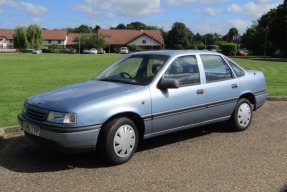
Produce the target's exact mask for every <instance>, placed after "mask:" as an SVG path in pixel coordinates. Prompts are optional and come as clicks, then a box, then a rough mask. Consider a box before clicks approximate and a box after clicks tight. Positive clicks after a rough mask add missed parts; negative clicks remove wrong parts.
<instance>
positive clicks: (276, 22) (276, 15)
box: [258, 0, 287, 51]
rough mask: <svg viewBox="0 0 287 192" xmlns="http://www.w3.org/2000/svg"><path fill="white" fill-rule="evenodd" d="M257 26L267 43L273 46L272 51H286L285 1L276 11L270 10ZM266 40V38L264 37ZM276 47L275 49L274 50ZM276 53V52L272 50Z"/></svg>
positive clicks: (286, 17)
mask: <svg viewBox="0 0 287 192" xmlns="http://www.w3.org/2000/svg"><path fill="white" fill-rule="evenodd" d="M258 25H259V27H260V28H261V30H262V31H264V32H265V35H268V39H267V40H268V41H271V42H272V44H274V49H280V50H285V51H287V43H286V42H287V1H286V0H285V1H284V3H283V4H281V5H279V6H278V7H277V8H276V9H271V10H270V11H269V12H268V13H266V14H264V15H263V16H262V17H261V18H260V19H259V20H258ZM266 38H267V36H266ZM275 47H276V48H275ZM274 51H276V50H274Z"/></svg>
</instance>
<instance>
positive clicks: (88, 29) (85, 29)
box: [72, 25, 93, 33]
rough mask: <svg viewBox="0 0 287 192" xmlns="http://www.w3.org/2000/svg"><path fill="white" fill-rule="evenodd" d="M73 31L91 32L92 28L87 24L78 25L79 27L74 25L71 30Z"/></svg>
mask: <svg viewBox="0 0 287 192" xmlns="http://www.w3.org/2000/svg"><path fill="white" fill-rule="evenodd" d="M72 32H73V33H93V28H92V27H90V26H88V25H80V26H79V27H75V29H74V30H73V31H72Z"/></svg>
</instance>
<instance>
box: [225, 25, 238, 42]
mask: <svg viewBox="0 0 287 192" xmlns="http://www.w3.org/2000/svg"><path fill="white" fill-rule="evenodd" d="M238 35H239V33H238V30H237V29H236V28H235V27H232V28H230V29H229V31H228V33H227V34H226V35H225V36H224V39H226V41H227V42H237V41H238V39H239V36H238Z"/></svg>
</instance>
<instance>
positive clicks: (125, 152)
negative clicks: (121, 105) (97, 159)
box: [99, 117, 139, 165]
mask: <svg viewBox="0 0 287 192" xmlns="http://www.w3.org/2000/svg"><path fill="white" fill-rule="evenodd" d="M138 140H139V136H138V130H137V127H136V125H135V124H134V122H133V121H132V120H131V119H129V118H126V117H120V118H116V119H113V120H111V121H109V122H108V123H106V124H105V125H104V126H103V127H102V131H101V134H100V138H99V150H100V151H99V152H100V155H101V157H102V159H103V160H104V161H105V162H107V163H109V164H112V165H120V164H123V163H126V162H127V161H129V160H130V159H131V158H132V157H133V155H134V153H135V151H136V149H137V146H138Z"/></svg>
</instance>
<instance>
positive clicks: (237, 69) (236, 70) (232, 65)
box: [225, 58, 245, 77]
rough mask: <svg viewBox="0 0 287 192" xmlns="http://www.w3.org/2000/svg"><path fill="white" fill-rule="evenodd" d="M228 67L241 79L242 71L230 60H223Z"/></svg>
mask: <svg viewBox="0 0 287 192" xmlns="http://www.w3.org/2000/svg"><path fill="white" fill-rule="evenodd" d="M225 59H226V60H227V62H228V64H229V65H230V67H231V68H232V69H233V71H234V73H235V74H236V76H237V77H243V76H244V75H245V73H244V71H243V70H242V69H241V68H240V67H239V66H238V65H237V64H236V63H234V62H233V61H232V60H230V59H228V58H225Z"/></svg>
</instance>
